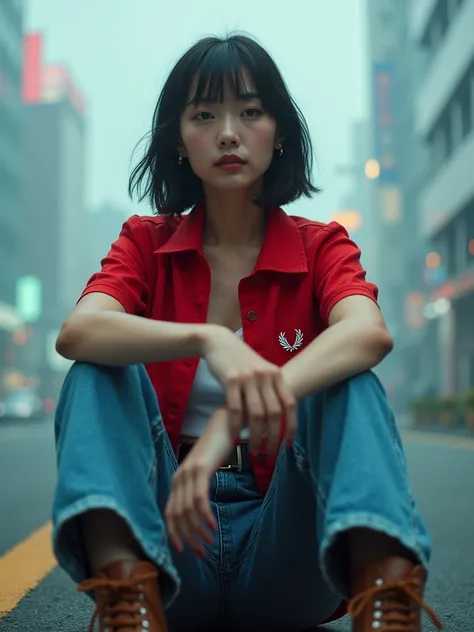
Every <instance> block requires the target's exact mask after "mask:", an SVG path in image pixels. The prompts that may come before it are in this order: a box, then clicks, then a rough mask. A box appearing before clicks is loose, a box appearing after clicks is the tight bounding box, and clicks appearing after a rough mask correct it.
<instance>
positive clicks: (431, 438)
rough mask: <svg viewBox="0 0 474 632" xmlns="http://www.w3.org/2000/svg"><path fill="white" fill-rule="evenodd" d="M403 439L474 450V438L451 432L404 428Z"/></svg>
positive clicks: (411, 441) (409, 441)
mask: <svg viewBox="0 0 474 632" xmlns="http://www.w3.org/2000/svg"><path fill="white" fill-rule="evenodd" d="M401 435H402V439H403V440H404V441H407V442H408V443H423V444H425V445H436V446H440V447H449V448H456V449H457V450H468V451H474V438H471V437H459V436H454V435H449V434H437V433H433V432H426V431H423V430H413V429H408V428H407V429H402V431H401Z"/></svg>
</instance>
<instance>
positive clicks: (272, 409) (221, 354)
mask: <svg viewBox="0 0 474 632" xmlns="http://www.w3.org/2000/svg"><path fill="white" fill-rule="evenodd" d="M203 357H204V358H205V360H206V361H207V363H208V365H209V368H210V370H211V372H212V373H213V374H214V375H215V377H216V378H217V379H218V380H219V381H220V383H221V384H222V385H223V387H224V389H225V395H226V401H227V407H228V409H229V415H230V417H229V422H230V427H231V430H232V433H233V437H234V439H235V438H237V436H238V434H239V432H240V430H241V428H242V427H243V425H244V421H245V422H246V425H248V427H249V429H250V449H251V450H252V451H254V452H256V451H258V450H259V449H260V447H261V445H262V443H263V441H265V443H266V450H267V451H268V452H269V453H274V452H276V451H277V449H278V448H279V445H280V443H281V441H282V439H284V438H286V439H287V441H291V440H292V439H293V436H294V434H295V432H296V402H295V398H294V397H293V395H292V393H291V392H290V390H289V388H288V386H287V385H286V383H285V381H284V380H283V377H282V373H281V370H280V367H278V366H276V365H275V364H272V363H271V362H267V360H264V359H263V358H262V357H261V356H259V355H258V353H256V352H255V351H254V350H253V349H252V348H251V347H249V345H247V344H246V343H245V342H243V341H242V340H241V339H240V338H238V337H237V336H236V335H235V334H234V333H233V332H231V331H230V330H229V329H226V328H225V327H216V328H213V330H212V332H211V334H210V335H209V336H208V337H207V338H206V342H205V345H204V349H203ZM283 423H284V424H285V425H284V427H282V426H283Z"/></svg>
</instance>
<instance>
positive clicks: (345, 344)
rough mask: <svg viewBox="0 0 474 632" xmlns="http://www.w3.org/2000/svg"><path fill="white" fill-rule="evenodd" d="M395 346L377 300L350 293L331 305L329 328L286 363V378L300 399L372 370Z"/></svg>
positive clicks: (294, 394) (288, 384)
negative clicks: (350, 294)
mask: <svg viewBox="0 0 474 632" xmlns="http://www.w3.org/2000/svg"><path fill="white" fill-rule="evenodd" d="M392 348H393V340H392V338H391V336H390V334H389V333H388V331H387V328H386V326H385V322H384V319H383V316H382V314H381V312H380V309H379V308H378V306H377V305H376V303H375V302H374V301H373V300H372V299H370V298H368V297H366V296H347V297H346V298H343V299H342V300H340V301H339V302H338V303H336V305H335V306H334V307H333V308H332V310H331V312H330V314H329V326H328V328H327V329H326V330H325V331H323V332H322V333H321V334H320V335H319V336H318V337H317V338H316V339H315V340H313V342H312V343H311V344H310V345H308V346H307V347H306V349H305V350H304V351H301V352H300V353H299V354H298V355H297V356H296V357H295V358H294V359H293V360H290V361H289V362H287V363H286V364H285V365H284V366H283V368H282V373H283V378H284V380H285V382H286V384H287V386H288V387H289V389H290V391H291V393H292V394H293V396H294V397H295V399H297V400H298V399H301V398H303V397H305V396H306V395H309V394H310V393H314V392H316V391H320V390H323V389H325V388H328V387H330V386H332V385H333V384H335V383H337V382H340V381H342V380H344V379H347V378H349V377H352V376H353V375H355V374H357V373H361V372H362V371H366V370H368V369H372V368H373V367H375V366H376V365H377V364H379V362H381V361H382V360H383V359H384V358H385V356H386V355H388V353H390V351H391V350H392Z"/></svg>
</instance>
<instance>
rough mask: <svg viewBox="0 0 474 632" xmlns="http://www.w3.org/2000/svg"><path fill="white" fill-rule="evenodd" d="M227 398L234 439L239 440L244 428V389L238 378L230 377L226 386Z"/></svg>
mask: <svg viewBox="0 0 474 632" xmlns="http://www.w3.org/2000/svg"><path fill="white" fill-rule="evenodd" d="M225 397H226V402H227V408H228V411H229V425H230V428H231V432H232V435H233V439H235V438H237V437H238V435H239V433H240V430H241V428H242V414H243V401H242V388H241V384H240V381H239V379H238V378H237V377H230V378H229V379H228V381H227V383H226V386H225Z"/></svg>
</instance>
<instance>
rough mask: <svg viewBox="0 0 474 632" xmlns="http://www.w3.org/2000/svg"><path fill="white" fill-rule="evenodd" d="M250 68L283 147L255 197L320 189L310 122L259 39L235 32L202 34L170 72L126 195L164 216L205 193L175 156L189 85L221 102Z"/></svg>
mask: <svg viewBox="0 0 474 632" xmlns="http://www.w3.org/2000/svg"><path fill="white" fill-rule="evenodd" d="M245 71H247V72H248V73H249V74H250V77H251V79H252V82H253V84H254V86H253V87H254V88H255V90H256V91H257V94H258V96H259V98H260V100H261V102H262V106H263V108H264V109H265V110H266V111H267V112H268V113H269V114H270V115H271V116H272V117H273V118H274V119H275V121H276V127H277V135H278V138H279V139H281V141H282V146H283V149H284V151H283V154H282V155H279V153H278V152H277V153H276V154H275V155H274V157H273V160H272V162H271V164H270V167H269V168H268V170H267V172H266V173H265V175H264V178H263V185H262V188H261V191H260V194H259V196H258V198H257V199H256V200H255V203H256V204H258V205H259V206H260V207H262V208H265V209H269V208H274V207H277V206H282V205H283V204H289V203H290V202H293V201H294V200H297V199H298V198H299V197H301V196H302V195H305V196H307V197H311V195H312V194H313V193H317V192H318V191H319V189H318V188H317V187H316V186H314V185H313V184H312V181H311V175H312V164H313V151H312V145H311V138H310V135H309V130H308V126H307V124H306V121H305V119H304V117H303V114H302V113H301V111H300V110H299V108H298V106H297V105H296V103H295V102H294V101H293V99H292V97H291V95H290V94H289V92H288V89H287V87H286V85H285V82H284V81H283V78H282V76H281V74H280V71H279V70H278V68H277V66H276V64H275V62H274V61H273V59H272V58H271V57H270V55H269V54H268V53H267V52H266V51H265V49H263V48H262V47H261V46H260V44H258V43H257V42H256V41H255V40H253V39H252V38H250V37H247V36H245V35H240V34H233V35H229V36H226V37H223V38H220V37H205V38H203V39H201V40H199V41H198V42H197V43H196V44H194V45H193V46H192V47H191V48H190V49H189V50H188V51H187V52H186V53H185V54H184V55H183V56H182V57H181V58H180V59H179V61H178V62H177V63H176V65H175V66H174V68H173V70H172V71H171V73H170V75H169V77H168V79H167V81H166V83H165V85H164V87H163V90H162V91H161V94H160V97H159V99H158V103H157V105H156V108H155V112H154V115H153V123H152V129H151V132H150V133H149V134H148V144H147V147H146V151H145V154H144V156H143V158H142V159H141V160H140V162H139V163H138V164H137V165H136V166H135V168H134V169H133V171H132V173H131V176H130V181H129V187H128V188H129V194H130V196H133V193H134V192H136V193H137V194H138V199H139V200H140V201H142V200H143V199H144V198H148V200H149V202H150V205H151V207H152V209H154V210H156V211H157V212H158V213H159V214H160V215H180V214H181V213H182V212H183V211H186V210H187V209H189V208H191V207H193V206H194V205H196V204H199V203H200V202H202V201H203V199H204V191H203V186H202V181H201V180H200V178H198V176H196V174H195V173H194V172H193V171H192V169H191V166H190V164H189V162H188V160H184V161H183V163H182V164H181V165H180V164H179V163H178V148H179V142H180V119H181V115H182V113H183V112H184V110H185V109H186V107H187V105H188V102H189V98H190V92H191V89H193V88H194V87H195V92H194V94H193V95H192V100H193V101H194V102H195V103H199V102H200V101H201V100H203V99H205V100H211V101H215V100H217V101H222V99H223V98H224V90H225V88H226V87H227V88H228V89H230V90H231V92H232V93H233V94H234V95H236V96H239V95H241V94H242V93H244V94H245V92H246V89H245V81H244V76H243V73H244V72H245Z"/></svg>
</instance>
